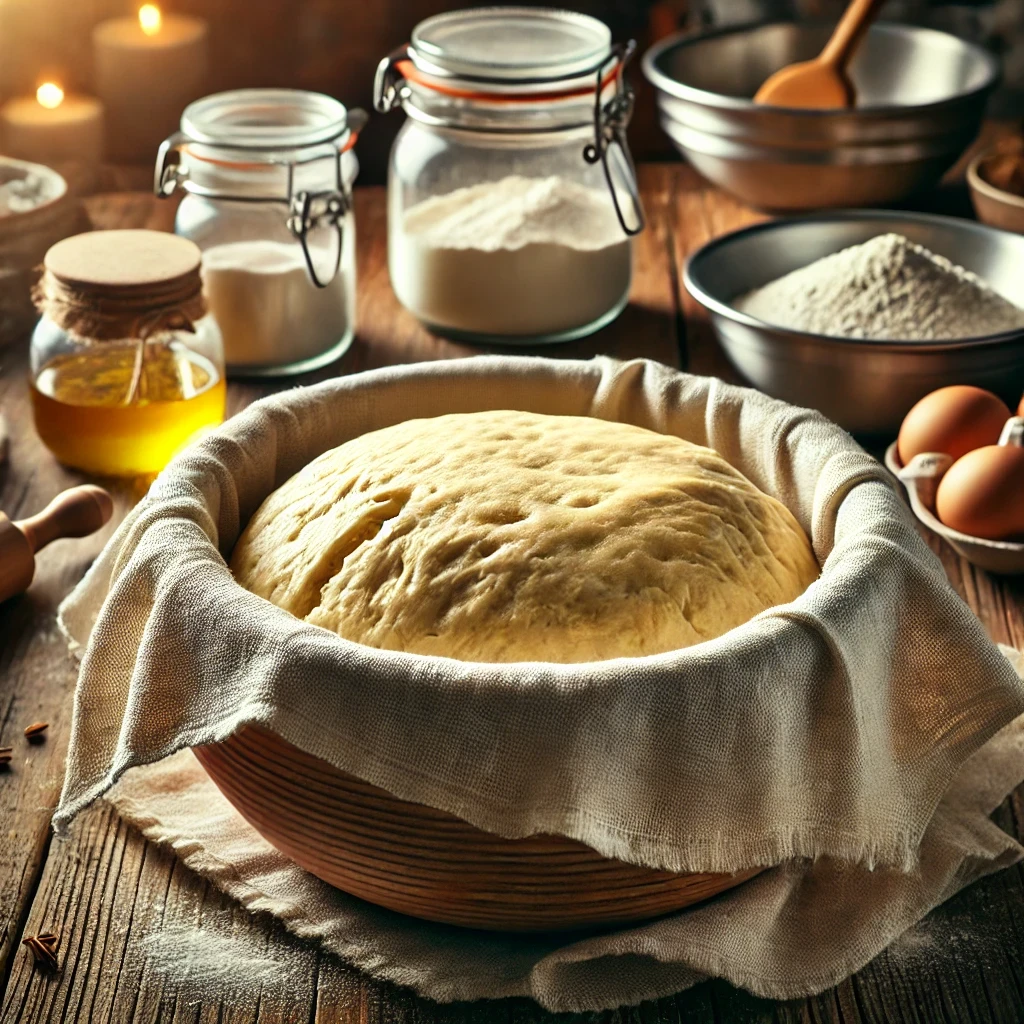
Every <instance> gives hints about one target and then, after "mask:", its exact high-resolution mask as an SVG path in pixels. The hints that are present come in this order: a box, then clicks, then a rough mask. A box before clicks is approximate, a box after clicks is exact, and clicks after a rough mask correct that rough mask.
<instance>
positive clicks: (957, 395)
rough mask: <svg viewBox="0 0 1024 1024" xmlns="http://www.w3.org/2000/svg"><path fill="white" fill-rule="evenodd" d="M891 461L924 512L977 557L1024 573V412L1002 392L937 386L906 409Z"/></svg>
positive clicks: (1003, 571) (917, 510)
mask: <svg viewBox="0 0 1024 1024" xmlns="http://www.w3.org/2000/svg"><path fill="white" fill-rule="evenodd" d="M1021 405H1022V406H1024V400H1022V403H1021ZM1021 411H1022V410H1021V409H1020V408H1018V410H1017V412H1018V413H1020V412H1021ZM885 464H886V466H887V467H888V468H889V470H890V472H892V473H893V474H894V475H895V476H896V477H897V478H898V479H899V480H900V482H901V483H902V484H903V485H904V486H905V487H906V490H907V495H908V498H909V500H910V507H911V509H912V510H913V512H914V514H915V515H916V516H917V518H918V519H919V520H920V521H921V522H922V523H924V525H925V526H927V527H928V528H929V529H931V530H933V531H934V532H935V533H937V534H938V535H939V536H940V537H943V538H944V539H945V540H946V541H948V542H949V544H950V546H951V547H952V548H953V549H954V550H955V551H956V552H958V553H959V554H960V555H962V556H963V557H964V558H966V559H967V561H969V562H970V563H971V564H972V565H976V566H977V567H978V568H980V569H985V570H987V571H988V572H992V573H997V574H999V575H1019V574H1024V417H1022V416H1021V415H1017V416H1014V415H1012V414H1011V411H1010V409H1009V407H1008V406H1007V405H1006V403H1005V402H1003V400H1002V399H1001V398H999V397H998V396H997V395H994V394H992V393H991V392H990V391H985V390H984V389H982V388H976V387H969V386H967V385H953V386H951V387H946V388H940V389H939V390H938V391H933V392H932V393H931V394H930V395H926V396H925V397H924V398H922V399H921V401H920V402H918V403H917V404H916V405H915V406H914V407H913V408H912V409H911V410H910V412H909V413H907V415H906V418H905V419H904V420H903V425H902V426H901V428H900V433H899V437H898V439H897V440H896V441H894V442H893V443H892V444H891V445H890V446H889V448H888V450H887V451H886V453H885Z"/></svg>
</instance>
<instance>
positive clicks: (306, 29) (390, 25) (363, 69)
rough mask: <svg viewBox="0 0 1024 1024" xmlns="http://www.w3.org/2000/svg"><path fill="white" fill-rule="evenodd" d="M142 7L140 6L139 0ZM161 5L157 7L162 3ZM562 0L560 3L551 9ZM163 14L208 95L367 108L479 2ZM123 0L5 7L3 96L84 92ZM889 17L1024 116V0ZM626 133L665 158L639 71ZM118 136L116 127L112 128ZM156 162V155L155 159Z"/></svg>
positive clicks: (278, 0)
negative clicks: (426, 35) (258, 93)
mask: <svg viewBox="0 0 1024 1024" xmlns="http://www.w3.org/2000/svg"><path fill="white" fill-rule="evenodd" d="M138 2H139V3H140V2H142V0H138ZM158 2H160V0H158ZM556 3H557V0H553V3H552V4H551V5H554V4H556ZM160 6H161V7H162V9H163V10H164V11H165V12H181V13H188V14H196V15H200V16H202V17H204V18H206V19H207V20H208V21H209V22H210V32H211V35H210V41H211V62H210V79H209V87H208V90H207V91H209V92H215V91H219V90H221V89H229V88H238V87H242V86H289V87H294V88H300V89H310V90H314V91H318V92H326V93H329V94H331V95H333V96H337V97H338V98H339V99H341V100H342V101H344V102H345V103H347V104H349V105H350V106H362V107H366V108H369V104H370V93H371V85H372V82H373V73H374V69H375V68H376V65H377V61H378V60H379V59H380V58H381V57H383V56H384V55H385V54H387V53H388V52H390V51H391V50H392V49H394V47H395V46H397V45H399V44H400V43H402V42H404V41H406V40H407V39H408V38H409V33H410V31H411V30H412V27H413V26H414V25H415V24H416V23H417V22H418V21H420V20H421V19H422V18H425V17H427V16H429V15H431V14H435V13H437V12H438V11H442V10H450V9H453V8H456V7H470V6H477V4H474V3H470V2H465V0H163V2H160ZM565 6H568V7H572V8H573V9H575V10H580V11H585V12H586V13H589V14H593V15H594V16H596V17H598V18H601V19H602V20H604V21H605V22H607V23H608V24H609V25H610V26H611V28H612V30H613V32H614V35H615V37H616V38H619V39H623V38H626V37H633V38H635V39H637V41H638V42H639V44H640V46H641V50H642V48H643V47H645V46H647V45H649V44H650V43H651V42H652V41H654V40H655V39H658V38H660V37H662V36H664V35H666V34H668V33H669V32H673V31H676V30H678V29H686V30H697V29H699V28H701V27H705V26H711V25H720V24H727V23H739V22H745V21H753V20H760V19H764V18H767V17H813V16H827V17H835V16H836V15H837V13H838V12H839V11H840V10H841V9H842V7H843V6H844V3H843V2H842V0H568V2H567V3H566V4H565ZM137 7H138V3H135V2H130V0H128V2H126V0H0V99H4V98H6V97H8V96H11V95H14V94H24V93H31V92H33V91H34V90H35V88H36V86H37V85H38V84H39V82H41V81H43V80H45V79H46V78H54V79H55V80H57V81H59V82H60V83H61V84H62V85H64V86H65V88H70V89H72V90H77V91H83V92H89V91H91V78H92V67H91V64H92V60H91V56H92V46H91V41H90V32H91V30H92V27H93V25H95V24H96V23H97V22H98V21H101V20H103V19H104V18H108V17H111V16H113V15H119V14H133V13H134V12H135V10H136V9H137ZM883 17H887V18H891V19H894V20H900V21H914V22H918V23H926V24H933V25H936V26H937V27H942V28H946V29H949V30H951V31H954V32H956V33H957V34H959V35H961V36H964V37H967V38H971V39H974V40H976V41H980V42H983V43H984V44H985V45H987V46H989V47H991V48H992V49H994V50H996V51H998V52H1000V54H1001V55H1002V57H1003V59H1004V64H1005V67H1006V79H1007V88H1005V89H1004V90H1003V93H1002V96H1001V97H999V98H997V104H998V109H997V111H996V113H997V114H998V115H1000V116H1003V117H1014V116H1017V117H1020V116H1024V99H1022V97H1024V0H989V2H973V3H972V2H967V3H964V2H960V3H955V4H949V3H938V2H935V0H931V2H929V0H891V2H890V3H889V4H887V5H886V7H885V8H884V10H883ZM632 77H633V80H634V82H635V83H636V84H637V87H638V89H639V91H640V96H639V103H638V108H637V114H636V119H635V122H634V126H633V129H632V131H631V139H632V145H633V149H634V152H635V154H636V156H637V157H638V158H639V159H652V158H658V157H662V156H668V155H670V153H671V150H670V148H669V146H668V144H667V142H666V140H665V139H664V136H662V135H661V133H660V132H659V131H658V129H657V125H656V122H655V115H654V107H653V103H652V102H651V98H650V96H649V95H648V94H647V90H646V89H644V87H643V84H642V82H641V81H640V76H639V75H638V74H637V73H636V68H635V67H634V70H633V75H632ZM400 123H401V116H400V115H399V114H392V115H391V116H390V117H374V118H373V119H372V120H371V123H370V125H369V126H368V128H367V129H366V131H365V132H364V134H363V137H362V138H361V139H360V144H359V156H360V161H361V163H362V172H361V175H360V180H361V181H363V182H380V181H382V180H383V178H384V173H385V167H386V159H387V151H388V148H389V146H390V141H391V138H392V137H393V135H394V133H395V131H397V129H398V126H399V124H400ZM114 127H115V130H116V126H114ZM154 155H155V154H154Z"/></svg>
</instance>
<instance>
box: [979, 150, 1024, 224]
mask: <svg viewBox="0 0 1024 1024" xmlns="http://www.w3.org/2000/svg"><path fill="white" fill-rule="evenodd" d="M1015 155H1016V156H1017V157H1019V158H1020V159H1021V160H1024V140H1020V141H1019V142H1017V143H1016V144H1015V145H1011V146H1007V144H1006V143H1005V142H1004V143H1002V144H997V145H995V146H992V147H991V148H989V149H986V150H985V151H984V152H982V153H979V154H978V155H977V156H976V157H975V158H974V159H973V160H972V161H971V163H970V165H969V166H968V168H967V185H968V187H969V188H970V190H971V202H972V203H973V204H974V212H975V213H976V214H977V215H978V220H980V221H983V222H984V223H985V224H990V225H991V226H992V227H994V228H1002V229H1003V230H1004V231H1017V232H1020V233H1021V234H1024V195H1018V194H1017V193H1015V192H1009V191H1007V190H1006V189H1003V188H999V186H998V185H995V184H993V182H992V170H993V169H994V167H995V166H996V164H997V163H998V162H999V161H1001V160H1007V159H1012V158H1013V157H1014V156H1015Z"/></svg>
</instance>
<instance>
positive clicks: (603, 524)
mask: <svg viewBox="0 0 1024 1024" xmlns="http://www.w3.org/2000/svg"><path fill="white" fill-rule="evenodd" d="M231 569H232V571H233V572H234V574H235V576H236V578H237V579H238V581H239V582H240V583H241V584H242V585H243V586H245V587H247V588H248V589H249V590H251V591H253V592H254V593H256V594H259V595H261V596H263V597H265V598H267V599H268V600H270V601H273V602H274V603H275V604H277V605H279V606H280V607H282V608H285V609H287V610H288V611H290V612H291V613H292V614H293V615H297V616H298V617H299V618H302V619H305V620H306V621H307V622H311V623H314V624H316V625H318V626H323V627H324V628H325V629H329V630H333V631H335V632H336V633H338V634H339V635H341V636H343V637H345V638H347V639H349V640H355V641H359V642H360V643H364V644H368V645H370V646H372V647H378V648H386V649H389V650H398V651H410V652H416V653H420V654H439V655H445V656H448V657H452V658H460V659H462V660H465V661H490V662H499V661H501V662H507V661H558V662H580V661H597V660H601V659H604V658H615V657H623V656H628V655H644V654H655V653H658V652H661V651H670V650H674V649H676V648H679V647H686V646H688V645H690V644H695V643H699V642H700V641H702V640H708V639H711V638H712V637H716V636H719V635H721V634H722V633H725V632H726V631H727V630H729V629H732V628H733V627H734V626H738V625H739V624H741V623H743V622H746V621H747V620H748V619H750V618H751V617H752V616H754V615H756V614H757V613H758V612H760V611H763V610H764V609H765V608H768V607H771V606H772V605H776V604H782V603H785V602H788V601H791V600H792V599H793V598H795V597H796V596H797V595H798V594H800V593H802V592H803V590H804V589H805V588H806V587H807V586H808V584H810V583H811V582H812V581H813V580H814V579H815V578H816V577H817V575H818V564H817V562H816V561H815V558H814V555H813V553H812V551H811V548H810V545H809V544H808V541H807V538H806V536H805V535H804V533H803V531H802V529H801V528H800V526H799V524H798V523H797V522H796V520H795V519H794V518H793V516H792V514H791V513H790V512H789V510H788V509H786V508H785V507H784V506H783V505H782V504H781V503H780V502H778V501H777V500H775V499H774V498H771V497H769V496H768V495H766V494H764V493H763V492H761V491H760V490H758V489H757V488H756V487H755V486H754V485H753V484H752V483H750V481H748V480H747V479H746V477H744V476H743V475H742V474H740V473H739V472H737V471H736V470H735V469H733V468H732V467H731V466H730V465H729V464H728V463H727V462H726V461H725V460H724V459H723V458H722V457H721V456H720V455H718V453H717V452H714V451H712V450H711V449H710V448H702V447H700V446H698V445H694V444H691V443H689V442H688V441H683V440H681V439H679V438H677V437H671V436H667V435H663V434H657V433H653V432H651V431H649V430H644V429H642V428H640V427H633V426H628V425H625V424H621V423H610V422H607V421H604V420H598V419H590V418H585V417H575V416H540V415H535V414H532V413H523V412H507V411H497V412H484V413H472V414H454V415H450V416H439V417H437V418H434V419H426V420H410V421H407V422H405V423H400V424H398V425H397V426H393V427H388V428H386V429H384V430H378V431H374V432H373V433H369V434H364V435H363V436H361V437H358V438H356V439H355V440H352V441H349V442H348V443H346V444H343V445H341V446H340V447H338V448H335V449H333V450H332V451H329V452H326V453H324V454H323V455H321V456H320V457H319V458H318V459H316V460H315V461H313V462H311V463H310V464H309V465H308V466H306V467H305V469H303V470H301V471H300V472H299V473H297V474H296V475H295V476H294V477H292V478H291V479H290V480H289V481H288V482H287V483H285V484H284V485H283V486H282V487H280V488H279V489H278V490H277V491H275V492H274V493H273V494H271V495H270V497H269V498H267V500H266V501H265V502H264V503H263V505H262V506H261V507H260V509H259V510H258V511H257V512H256V514H255V515H254V516H253V518H252V520H251V521H250V523H249V525H248V527H247V528H246V530H245V532H244V533H243V534H242V536H241V538H240V539H239V541H238V544H237V545H236V547H235V550H234V553H233V556H232V559H231Z"/></svg>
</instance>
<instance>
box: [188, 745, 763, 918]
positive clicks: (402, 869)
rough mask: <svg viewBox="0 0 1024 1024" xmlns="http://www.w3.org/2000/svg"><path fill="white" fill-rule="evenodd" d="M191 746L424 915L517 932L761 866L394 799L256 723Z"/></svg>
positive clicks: (379, 893) (674, 894) (733, 878)
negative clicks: (658, 865)
mask: <svg viewBox="0 0 1024 1024" xmlns="http://www.w3.org/2000/svg"><path fill="white" fill-rule="evenodd" d="M195 754H196V757H197V758H198V759H199V763H200V764H202V766H203V767H204V768H205V769H206V771H207V773H208V774H209V776H210V778H211V779H213V781H214V782H215V783H216V784H217V786H218V788H219V789H220V791H221V792H222V793H223V794H224V795H225V796H226V797H227V798H228V800H229V801H230V802H231V803H232V804H233V805H234V806H235V808H236V809H237V810H238V811H239V812H240V813H241V815H242V817H243V818H245V819H246V821H248V822H249V824H250V825H252V826H253V828H255V829H256V831H257V832H259V833H260V835H262V836H263V838H264V839H266V840H267V841H268V842H269V843H270V844H271V845H273V846H275V847H276V848H277V849H279V850H280V851H281V852H282V853H284V854H285V855H286V856H288V857H290V858H291V859H292V860H293V861H295V863H296V864H298V865H299V866H300V867H303V868H305V869H306V870H307V871H310V872H312V873H313V874H314V875H316V876H317V877H318V878H322V879H323V880H324V881H325V882H329V883H330V884H331V885H336V886H337V887H338V888H339V889H343V890H344V891H345V892H348V893H351V894H352V895H353V896H359V897H360V898H361V899H364V900H369V901H370V902H371V903H376V904H378V905H379V906H382V907H387V908H388V909H389V910H396V911H398V912H399V913H403V914H410V915H412V916H413V917H419V918H424V919H426V920H428V921H440V922H443V923H445V924H457V925H463V926H464V927H467V928H489V929H495V930H498V931H513V932H536V931H562V930H566V929H573V928H590V927H598V926H606V925H611V924H618V925H623V924H627V923H631V922H634V921H642V920H644V919H646V918H651V917H658V916H660V915H661V914H668V913H671V912H673V911H675V910H681V909H682V908H683V907H688V906H690V905H692V904H694V903H699V902H701V901H702V900H706V899H710V898H711V897H712V896H716V895H717V894H718V893H720V892H724V891H725V890H726V889H731V888H732V887H733V886H735V885H739V884H741V883H742V882H745V881H746V880H747V879H748V878H751V877H753V875H755V874H757V872H756V871H750V872H738V873H736V874H689V875H687V874H672V873H670V872H668V871H653V870H650V869H648V868H640V867H636V866H634V865H632V864H625V863H623V862H621V861H615V860H609V859H607V858H605V857H602V856H601V855H600V854H599V853H597V852H596V851H595V850H592V849H590V847H588V846H584V845H583V844H582V843H578V842H574V841H573V840H571V839H565V838H564V837H562V836H552V835H539V836H530V837H528V838H526V839H503V838H502V837H501V836H496V835H492V834H491V833H488V832H482V831H481V830H480V829H478V828H474V827H473V826H472V825H469V824H467V823H466V822H464V821H462V820H461V819H459V818H456V817H454V816H453V815H451V814H446V813H445V812H444V811H439V810H436V809H434V808H432V807H425V806H424V805H422V804H414V803H409V802H408V801H405V800H399V799H398V798H397V797H395V796H392V795H391V794H390V793H388V792H386V791H385V790H383V789H379V788H378V787H376V786H372V785H370V784H369V783H367V782H363V781H362V780H360V779H357V778H355V777H354V776H352V775H349V774H348V773H346V772H343V771H339V770H338V769H337V768H335V767H334V766H333V765H330V764H328V763H327V762H326V761H322V760H320V759H319V758H317V757H314V756H313V755H312V754H307V753H306V752H305V751H302V750H299V749H298V748H297V747H294V746H293V745H292V744H291V743H288V742H287V741H286V740H283V739H281V737H279V736H277V735H275V734H274V733H272V732H270V731H268V730H266V729H261V728H259V727H255V726H247V727H244V728H242V729H239V730H238V732H236V733H234V734H233V735H232V736H229V737H228V738H227V739H226V740H224V741H223V742H222V743H217V744H211V745H210V746H206V747H197V748H195Z"/></svg>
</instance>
